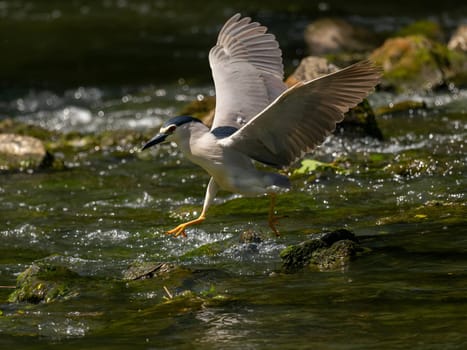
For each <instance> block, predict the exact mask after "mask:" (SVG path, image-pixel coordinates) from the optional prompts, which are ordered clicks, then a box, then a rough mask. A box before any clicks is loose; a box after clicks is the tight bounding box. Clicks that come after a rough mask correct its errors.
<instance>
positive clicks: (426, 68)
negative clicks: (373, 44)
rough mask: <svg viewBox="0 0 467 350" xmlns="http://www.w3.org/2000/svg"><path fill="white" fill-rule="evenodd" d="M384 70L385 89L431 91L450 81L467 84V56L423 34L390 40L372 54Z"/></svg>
mask: <svg viewBox="0 0 467 350" xmlns="http://www.w3.org/2000/svg"><path fill="white" fill-rule="evenodd" d="M371 59H372V60H373V61H374V62H375V63H376V64H377V65H380V66H381V67H382V68H383V70H384V75H383V79H382V82H381V86H382V87H383V88H386V89H392V90H396V91H399V92H402V91H407V90H409V91H419V90H431V89H434V88H437V87H440V86H443V85H446V84H448V83H450V82H454V83H457V84H460V85H465V84H466V83H467V80H465V77H467V75H466V68H467V67H466V65H467V63H466V61H467V56H466V55H465V53H462V52H458V51H451V50H449V49H448V48H447V47H446V46H445V45H443V44H441V43H439V42H436V41H432V40H430V39H428V38H427V37H425V36H423V35H410V36H406V37H395V38H390V39H387V40H386V41H385V42H384V44H383V45H382V46H381V47H379V48H378V49H376V50H375V51H374V52H373V53H372V54H371Z"/></svg>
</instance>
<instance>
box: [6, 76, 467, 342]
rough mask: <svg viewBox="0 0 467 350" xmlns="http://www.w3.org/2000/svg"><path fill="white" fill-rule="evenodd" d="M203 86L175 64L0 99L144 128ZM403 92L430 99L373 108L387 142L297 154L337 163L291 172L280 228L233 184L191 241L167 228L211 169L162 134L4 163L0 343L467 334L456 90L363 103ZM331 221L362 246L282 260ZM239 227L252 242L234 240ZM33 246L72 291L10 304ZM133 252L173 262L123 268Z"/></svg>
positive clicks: (190, 209)
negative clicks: (160, 79)
mask: <svg viewBox="0 0 467 350" xmlns="http://www.w3.org/2000/svg"><path fill="white" fill-rule="evenodd" d="M213 94H214V91H213V88H212V86H211V85H210V84H209V83H206V84H204V83H203V84H192V83H188V82H187V80H184V79H179V80H175V81H174V82H170V83H155V84H153V85H150V84H144V85H138V84H134V85H128V86H127V85H125V86H121V85H117V86H115V85H112V86H110V87H109V86H107V85H99V84H94V85H89V86H82V87H72V88H64V89H62V90H57V89H48V88H44V87H41V88H37V87H35V88H31V89H29V88H28V89H18V90H15V91H14V92H4V93H3V94H2V98H1V102H0V103H1V104H0V107H1V111H2V114H3V115H5V116H9V117H12V118H14V119H15V120H18V121H22V122H25V123H30V124H34V125H39V126H42V127H44V128H46V129H49V130H53V131H56V132H59V133H74V132H80V133H82V134H83V135H95V134H99V133H103V132H110V133H115V134H118V133H119V132H122V131H132V132H146V131H147V130H149V129H151V130H152V129H153V130H154V132H156V130H157V128H158V126H159V125H160V124H161V122H162V121H163V120H166V119H167V118H168V117H171V116H174V115H176V114H177V113H178V111H179V110H180V109H181V108H182V107H183V106H184V105H185V104H186V103H187V102H189V101H193V100H196V99H198V100H202V99H203V98H205V97H207V96H211V95H213ZM407 99H411V100H419V101H424V102H425V103H426V105H427V108H424V109H420V110H407V111H402V112H397V113H392V114H385V115H381V116H379V117H378V118H377V121H378V124H379V126H380V128H381V130H382V132H383V134H384V137H385V138H384V140H381V141H380V140H374V139H372V138H350V137H346V136H332V137H330V138H329V139H328V140H327V141H326V142H325V144H324V145H323V146H322V147H320V148H319V149H317V150H316V152H314V153H313V154H312V155H311V156H310V158H313V159H317V160H320V161H323V162H331V161H337V164H338V165H339V169H337V170H335V169H334V170H333V169H318V170H317V171H315V172H312V173H309V174H306V175H302V176H300V175H295V176H293V180H292V184H293V188H292V190H291V191H290V192H288V193H285V194H282V195H279V196H278V201H277V211H278V214H279V215H285V216H286V217H285V218H283V219H282V220H281V226H280V231H281V233H282V235H281V237H278V238H276V237H275V236H274V235H273V234H272V233H271V232H270V231H269V230H268V227H267V222H266V220H267V213H268V204H269V202H268V199H267V198H265V197H258V198H242V197H240V196H236V195H232V194H229V193H220V194H219V196H218V198H217V199H216V201H215V205H214V206H213V207H212V208H211V209H210V211H209V212H208V219H207V220H206V222H205V223H203V224H202V225H199V226H197V227H194V228H192V229H189V230H188V232H187V233H188V237H187V238H174V237H170V236H167V235H165V233H164V232H165V231H166V230H167V229H170V228H173V227H174V226H176V225H177V224H178V223H180V222H181V221H183V220H186V219H188V218H192V217H195V216H196V215H197V214H198V213H199V210H200V209H201V205H202V202H203V198H204V191H205V188H206V184H207V181H208V176H207V175H206V174H205V173H204V172H203V171H202V170H201V169H199V168H197V167H196V166H194V165H192V164H190V163H188V162H187V161H186V160H185V159H184V158H183V156H182V155H181V154H180V153H179V152H178V151H177V149H176V148H175V147H173V145H165V146H162V147H159V148H157V149H152V150H151V151H149V152H139V148H140V146H141V143H138V142H127V143H125V142H122V143H119V144H118V145H112V146H110V147H104V146H102V147H100V146H96V147H93V148H86V147H82V145H74V146H71V148H70V149H69V151H67V152H64V153H62V154H60V153H59V154H55V156H56V157H58V158H60V159H62V160H63V162H64V164H65V169H63V170H53V171H38V172H33V173H27V172H26V173H8V174H2V175H1V176H0V242H1V244H0V286H2V288H0V347H1V348H4V349H9V348H12V349H54V348H60V349H63V348H66V349H83V348H85V349H128V348H133V349H136V348H138V349H185V348H186V349H192V348H203V349H310V348H316V349H375V348H378V349H408V348H410V349H424V350H425V349H464V348H466V347H467V332H466V330H467V317H466V316H465V315H466V314H467V235H466V233H467V232H466V219H465V217H466V214H467V213H466V207H465V195H466V188H467V181H466V176H465V174H466V170H467V167H466V160H467V153H466V144H465V136H466V131H467V117H466V109H467V91H466V90H462V89H460V90H458V89H451V90H446V91H443V92H438V93H434V94H419V95H396V94H391V93H386V92H377V93H375V94H373V95H372V96H370V103H371V104H372V106H373V107H374V108H375V109H377V108H378V107H382V106H387V105H390V104H391V103H392V104H394V103H397V102H399V101H404V100H407ZM339 228H347V229H349V230H351V231H353V232H354V233H355V234H356V235H357V237H358V238H359V240H360V243H361V245H362V246H363V247H364V252H363V253H362V254H361V255H360V256H358V257H357V258H356V259H355V260H353V261H351V262H350V263H349V264H348V265H343V266H342V268H339V269H336V270H332V271H318V270H314V269H305V270H304V271H302V272H299V273H296V274H283V273H281V272H280V266H281V259H280V257H279V253H280V251H281V250H282V249H284V248H285V247H286V246H288V245H291V244H297V243H299V242H301V241H303V240H306V239H310V238H312V237H314V236H315V235H316V234H317V233H320V232H323V231H326V230H333V229H339ZM248 230H251V231H254V232H257V233H259V234H260V235H261V236H262V241H261V242H260V243H240V242H239V236H240V235H241V234H242V233H243V232H244V231H248ZM37 261H45V262H49V263H53V264H58V265H61V266H65V267H67V268H69V269H71V270H72V271H74V272H76V273H78V274H79V275H80V276H81V277H82V281H81V282H80V293H79V295H78V296H74V297H70V298H67V299H61V300H58V301H55V302H52V303H41V304H37V305H34V304H25V303H8V302H7V298H8V295H9V294H10V293H11V292H12V289H10V288H3V287H8V286H14V285H15V283H16V277H17V275H18V274H19V273H20V272H22V271H23V270H25V269H26V268H27V267H28V266H30V265H31V263H33V262H37ZM135 261H152V262H156V261H161V262H170V263H173V264H176V265H178V266H181V270H180V271H177V272H174V273H173V274H169V275H168V276H166V277H163V278H154V279H147V280H138V281H123V272H124V271H125V270H126V269H127V268H128V266H130V265H131V264H133V263H134V262H135ZM165 288H167V290H168V291H169V293H171V294H172V295H174V296H175V299H172V300H170V297H169V296H168V293H167V291H165ZM187 291H190V292H191V293H192V294H190V295H191V296H188V297H183V296H181V295H187V294H186V293H187ZM184 293H185V294H184ZM213 295H214V296H218V297H212V296H213ZM177 296H179V299H177ZM168 299H169V300H168Z"/></svg>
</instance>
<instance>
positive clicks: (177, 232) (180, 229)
mask: <svg viewBox="0 0 467 350" xmlns="http://www.w3.org/2000/svg"><path fill="white" fill-rule="evenodd" d="M204 219H205V218H204V216H200V217H199V218H197V219H195V220H191V221H188V222H185V223H183V224H180V225H178V226H177V227H175V228H174V229H172V230H169V231H167V232H166V234H167V235H174V236H175V237H178V236H183V237H186V233H185V229H186V228H187V227H188V226H191V225H196V224H199V223H201V222H203V221H204Z"/></svg>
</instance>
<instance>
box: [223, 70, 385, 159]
mask: <svg viewBox="0 0 467 350" xmlns="http://www.w3.org/2000/svg"><path fill="white" fill-rule="evenodd" d="M380 76H381V70H380V69H379V68H377V67H375V66H374V65H373V64H372V63H371V62H370V61H362V62H359V63H356V64H354V65H351V66H349V67H347V68H345V69H342V70H340V71H337V72H335V73H331V74H328V75H325V76H323V77H320V78H318V79H315V80H311V81H309V82H306V83H298V84H296V85H294V86H293V87H291V88H289V89H288V90H287V91H285V92H284V93H283V94H282V95H280V96H279V97H278V98H277V99H276V100H275V101H274V102H273V103H272V104H271V105H270V106H269V107H267V108H266V109H264V110H263V111H262V112H260V113H259V114H258V115H256V116H255V117H254V118H253V119H251V120H250V121H249V122H248V123H247V124H246V125H244V126H243V127H242V128H241V129H239V130H237V131H236V132H235V133H234V134H232V135H231V136H229V137H227V138H225V139H223V140H222V141H220V142H221V143H222V144H223V145H224V146H225V147H232V148H234V149H236V150H238V151H240V152H242V153H244V154H246V155H248V156H249V157H251V158H253V159H255V160H258V161H260V162H263V163H265V164H269V165H272V166H276V167H284V166H287V165H290V164H291V163H293V162H295V161H296V160H297V159H299V158H301V157H302V156H303V155H304V154H305V153H307V152H310V151H311V150H313V149H314V148H315V147H316V146H317V145H319V144H321V143H322V142H323V141H324V139H325V138H326V136H328V135H329V134H330V133H331V132H332V131H334V129H335V128H336V123H339V122H340V121H342V119H343V118H344V113H345V112H347V111H348V110H349V108H352V107H354V106H355V105H357V104H358V103H359V102H360V101H361V100H362V99H363V98H365V97H366V96H367V95H368V94H369V93H370V92H371V91H372V90H373V88H374V87H375V85H376V84H377V83H378V82H379V79H380Z"/></svg>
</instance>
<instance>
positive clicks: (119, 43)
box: [0, 0, 467, 88]
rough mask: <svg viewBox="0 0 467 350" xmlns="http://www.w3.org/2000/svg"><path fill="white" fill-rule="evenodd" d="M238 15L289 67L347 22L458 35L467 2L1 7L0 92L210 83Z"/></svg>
mask: <svg viewBox="0 0 467 350" xmlns="http://www.w3.org/2000/svg"><path fill="white" fill-rule="evenodd" d="M235 12H241V13H242V14H244V15H249V16H252V17H253V18H254V19H255V20H258V21H260V22H261V23H263V24H265V25H267V26H268V27H270V30H271V32H273V33H274V34H276V36H277V37H278V40H279V42H280V44H281V47H282V48H283V50H284V56H285V58H286V69H287V67H290V66H291V64H292V61H293V59H296V58H299V57H300V56H302V55H304V54H305V51H304V44H303V29H304V28H305V26H306V24H307V23H309V22H310V21H312V20H314V19H317V18H321V17H327V16H332V17H341V18H345V19H347V20H349V21H351V22H358V24H360V25H365V26H367V27H369V28H370V29H371V30H373V31H378V32H385V31H391V30H396V29H397V27H398V26H399V27H400V26H402V25H404V24H407V23H410V21H414V20H417V19H430V20H434V21H437V22H439V23H440V24H441V25H442V26H443V28H444V29H445V31H446V35H448V34H450V32H452V30H454V29H455V27H456V26H457V25H458V24H459V23H461V22H465V21H466V13H467V2H466V1H368V0H362V1H345V0H343V1H310V0H303V1H302V0H300V1H279V0H272V1H251V0H250V1H246V0H230V1H214V0H203V1H198V0H191V1H162V0H152V1H151V0H99V1H85V0H70V1H63V0H49V1H45V0H44V1H24V0H18V1H1V2H0V84H1V85H0V87H1V88H12V87H22V88H25V87H26V88H27V87H35V86H40V87H50V88H52V87H67V86H81V85H96V84H105V85H113V84H141V83H143V84H144V83H160V82H173V81H176V80H177V79H179V78H184V79H186V80H188V81H203V82H205V81H208V80H209V79H210V72H209V65H208V62H207V54H208V51H209V49H210V47H211V46H212V45H213V44H214V43H215V40H216V35H217V31H218V30H219V28H220V26H221V25H222V24H223V23H224V21H225V20H226V19H227V18H228V17H230V16H231V15H232V14H234V13H235Z"/></svg>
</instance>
